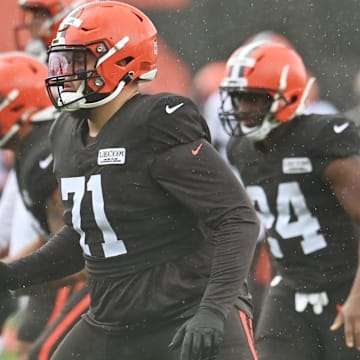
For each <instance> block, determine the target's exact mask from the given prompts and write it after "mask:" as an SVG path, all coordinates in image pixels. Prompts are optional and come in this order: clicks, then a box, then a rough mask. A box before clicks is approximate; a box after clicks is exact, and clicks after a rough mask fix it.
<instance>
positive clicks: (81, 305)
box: [29, 282, 90, 360]
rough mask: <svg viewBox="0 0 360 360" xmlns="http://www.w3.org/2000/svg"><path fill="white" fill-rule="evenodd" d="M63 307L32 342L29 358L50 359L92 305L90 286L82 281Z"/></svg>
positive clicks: (37, 359) (32, 359)
mask: <svg viewBox="0 0 360 360" xmlns="http://www.w3.org/2000/svg"><path fill="white" fill-rule="evenodd" d="M78 285H79V286H75V288H73V292H72V294H71V296H70V297H69V299H68V301H67V302H66V304H65V306H64V307H63V309H62V311H61V313H60V315H59V316H58V317H57V318H56V319H55V320H54V321H53V322H52V323H51V324H50V325H49V326H47V327H46V328H45V330H44V331H43V332H42V333H41V334H40V336H39V337H38V338H37V339H36V341H35V342H34V343H33V344H32V346H31V348H30V353H29V360H40V359H41V360H48V359H50V357H51V356H52V354H53V353H54V351H55V350H56V348H57V346H58V345H59V343H60V342H61V341H62V340H63V338H64V337H65V335H66V334H67V333H68V332H69V331H70V329H71V328H72V327H73V326H74V325H75V324H76V323H77V322H78V321H79V319H80V318H81V315H82V314H83V313H85V312H86V311H87V310H88V308H89V305H90V295H89V291H88V287H87V286H86V284H85V283H83V282H81V283H79V284H78Z"/></svg>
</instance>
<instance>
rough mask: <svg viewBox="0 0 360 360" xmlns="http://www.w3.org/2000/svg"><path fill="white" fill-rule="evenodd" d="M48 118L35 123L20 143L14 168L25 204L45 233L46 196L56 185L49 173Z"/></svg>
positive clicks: (46, 226) (51, 162)
mask: <svg viewBox="0 0 360 360" xmlns="http://www.w3.org/2000/svg"><path fill="white" fill-rule="evenodd" d="M51 124H52V121H45V122H41V123H38V124H37V125H36V129H35V130H34V131H33V132H31V133H30V134H29V135H28V136H27V137H26V138H25V140H24V142H23V143H22V145H21V149H20V151H19V152H18V153H17V154H16V157H15V170H16V176H17V181H18V184H19V189H20V193H21V196H22V198H23V201H24V203H25V206H26V207H27V209H28V210H29V211H30V212H31V213H32V214H33V215H34V217H35V218H36V219H37V220H38V221H39V223H40V225H41V227H42V229H43V230H44V231H45V232H46V233H49V226H48V223H47V216H46V199H47V198H49V196H50V195H51V194H52V193H53V192H54V190H55V189H56V187H57V180H56V177H55V175H54V173H53V168H52V165H53V157H52V154H51V151H50V140H49V130H50V127H51Z"/></svg>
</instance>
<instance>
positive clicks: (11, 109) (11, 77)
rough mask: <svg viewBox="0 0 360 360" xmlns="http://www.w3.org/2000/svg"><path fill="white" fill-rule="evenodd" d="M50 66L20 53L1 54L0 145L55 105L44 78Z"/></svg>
mask: <svg viewBox="0 0 360 360" xmlns="http://www.w3.org/2000/svg"><path fill="white" fill-rule="evenodd" d="M46 75H47V67H46V66H45V65H44V64H43V63H41V62H39V61H38V60H36V59H34V58H33V57H30V56H29V55H27V54H25V53H21V52H8V53H3V54H1V55H0V78H1V82H0V147H2V146H4V145H5V143H6V142H7V141H8V140H9V139H10V138H11V137H12V136H13V135H14V134H15V133H16V132H17V131H18V130H19V128H20V126H21V125H22V124H24V123H26V122H29V121H33V119H34V117H36V116H37V115H39V113H40V112H42V111H44V110H45V109H48V108H49V107H51V108H52V106H51V102H50V99H49V97H48V95H47V93H46V89H45V86H44V79H45V78H46Z"/></svg>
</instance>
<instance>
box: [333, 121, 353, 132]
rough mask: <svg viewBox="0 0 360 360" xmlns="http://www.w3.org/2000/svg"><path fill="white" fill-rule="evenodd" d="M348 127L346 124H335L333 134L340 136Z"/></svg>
mask: <svg viewBox="0 0 360 360" xmlns="http://www.w3.org/2000/svg"><path fill="white" fill-rule="evenodd" d="M349 125H350V123H348V122H346V123H344V124H341V125H338V124H335V125H334V128H333V129H334V132H335V133H336V134H340V133H342V132H343V131H344V130H345V129H346V128H347V127H348V126H349Z"/></svg>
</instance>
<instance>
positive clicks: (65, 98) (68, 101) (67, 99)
mask: <svg viewBox="0 0 360 360" xmlns="http://www.w3.org/2000/svg"><path fill="white" fill-rule="evenodd" d="M131 80H132V74H130V73H128V74H126V76H124V78H123V80H121V81H120V82H119V85H118V86H117V87H116V89H115V90H114V91H113V92H112V93H111V94H109V95H108V96H106V97H104V98H103V99H101V100H98V101H94V102H91V103H87V102H86V98H85V97H84V93H83V91H84V89H85V81H82V82H81V84H80V86H79V88H78V89H77V90H76V91H63V92H62V93H61V101H60V98H59V99H58V105H59V107H61V108H62V111H66V112H73V111H77V110H80V109H92V108H94V107H98V106H101V105H104V104H107V103H108V102H110V101H111V100H113V99H114V98H115V97H116V96H118V95H119V94H120V93H121V91H122V90H123V89H124V87H125V85H126V84H128V83H129V82H130V81H131Z"/></svg>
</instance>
